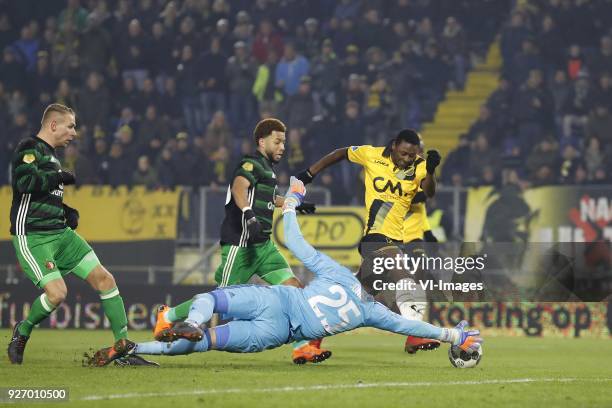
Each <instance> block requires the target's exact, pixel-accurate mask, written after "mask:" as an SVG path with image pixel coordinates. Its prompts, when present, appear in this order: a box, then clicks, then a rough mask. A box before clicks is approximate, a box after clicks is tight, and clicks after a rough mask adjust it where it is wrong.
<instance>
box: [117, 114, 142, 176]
mask: <svg viewBox="0 0 612 408" xmlns="http://www.w3.org/2000/svg"><path fill="white" fill-rule="evenodd" d="M115 139H116V140H117V142H118V143H119V144H120V145H121V152H122V156H123V158H124V160H125V161H126V162H128V163H130V165H131V166H133V165H134V164H135V163H136V160H137V159H138V156H139V152H140V151H141V141H140V140H139V141H136V140H134V130H133V129H132V128H131V127H130V126H128V125H123V126H121V127H120V128H119V130H117V133H116V135H115ZM128 174H130V173H128Z"/></svg>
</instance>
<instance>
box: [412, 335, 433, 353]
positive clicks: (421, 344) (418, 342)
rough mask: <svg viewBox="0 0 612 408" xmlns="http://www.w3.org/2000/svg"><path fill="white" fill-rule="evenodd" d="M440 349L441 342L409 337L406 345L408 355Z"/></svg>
mask: <svg viewBox="0 0 612 408" xmlns="http://www.w3.org/2000/svg"><path fill="white" fill-rule="evenodd" d="M438 347H440V342H439V341H438V340H433V339H424V338H421V337H414V336H408V337H406V343H405V344H404V351H405V352H406V353H408V354H414V353H416V352H417V351H418V350H425V351H427V350H435V349H437V348H438Z"/></svg>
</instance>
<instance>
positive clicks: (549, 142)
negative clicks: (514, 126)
mask: <svg viewBox="0 0 612 408" xmlns="http://www.w3.org/2000/svg"><path fill="white" fill-rule="evenodd" d="M525 167H526V169H527V172H528V175H529V179H530V180H531V181H532V182H533V183H534V184H536V185H543V184H553V183H554V182H556V177H554V173H553V170H552V169H555V168H558V167H559V146H558V145H557V143H556V142H555V140H553V139H551V138H544V139H542V141H540V143H538V144H536V145H535V146H534V148H533V150H532V151H531V152H530V153H529V156H527V161H526V164H525ZM543 167H545V168H546V170H542V168H543Z"/></svg>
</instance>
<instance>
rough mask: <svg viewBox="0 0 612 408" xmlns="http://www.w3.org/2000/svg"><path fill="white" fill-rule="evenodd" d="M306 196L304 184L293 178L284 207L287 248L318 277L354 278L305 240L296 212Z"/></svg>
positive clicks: (344, 268)
mask: <svg viewBox="0 0 612 408" xmlns="http://www.w3.org/2000/svg"><path fill="white" fill-rule="evenodd" d="M305 194H306V189H305V188H304V184H303V183H302V182H301V181H300V180H298V179H297V178H295V177H291V180H290V186H289V191H287V194H286V195H285V204H284V206H283V224H284V226H283V228H284V233H285V244H286V245H287V248H289V250H290V251H291V253H293V255H294V256H295V257H296V258H298V259H299V260H300V261H301V262H302V263H303V264H304V266H306V267H307V268H308V269H309V270H310V271H312V272H313V273H314V274H315V275H317V276H323V275H328V276H330V277H331V278H333V277H334V276H337V275H339V274H346V275H347V276H351V277H352V276H353V275H352V273H351V271H349V270H348V269H347V268H346V267H344V266H342V265H340V264H339V263H338V262H336V261H334V260H333V259H331V258H330V257H329V256H327V255H325V254H323V253H321V252H319V251H317V250H316V249H314V248H313V247H312V245H310V244H309V243H308V241H306V240H305V239H304V236H303V235H302V232H301V231H300V226H299V224H298V222H297V217H296V214H295V211H296V208H298V207H299V205H300V204H301V203H302V202H303V200H304V195H305Z"/></svg>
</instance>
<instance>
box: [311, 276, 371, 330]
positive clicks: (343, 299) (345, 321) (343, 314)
mask: <svg viewBox="0 0 612 408" xmlns="http://www.w3.org/2000/svg"><path fill="white" fill-rule="evenodd" d="M329 291H330V292H331V293H332V294H334V295H335V294H338V295H340V298H338V299H334V298H329V297H327V296H323V295H317V296H313V297H311V298H310V299H308V303H309V304H310V307H311V308H312V310H313V312H315V315H317V317H319V318H322V319H321V324H322V325H323V327H324V328H325V330H326V331H327V332H329V333H333V332H334V331H335V330H334V328H333V327H331V326H330V325H329V323H328V321H327V319H326V318H323V316H324V314H323V312H321V309H319V304H322V305H325V306H329V307H333V308H337V309H338V316H339V317H340V320H341V322H340V326H342V327H346V326H348V325H349V323H350V321H351V319H350V317H349V312H352V313H353V315H354V316H355V317H359V316H361V312H360V311H359V308H358V307H357V305H356V304H355V302H353V301H352V300H349V301H348V302H347V300H348V295H347V294H346V291H345V290H344V288H343V287H342V286H340V285H333V286H330V287H329Z"/></svg>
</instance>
